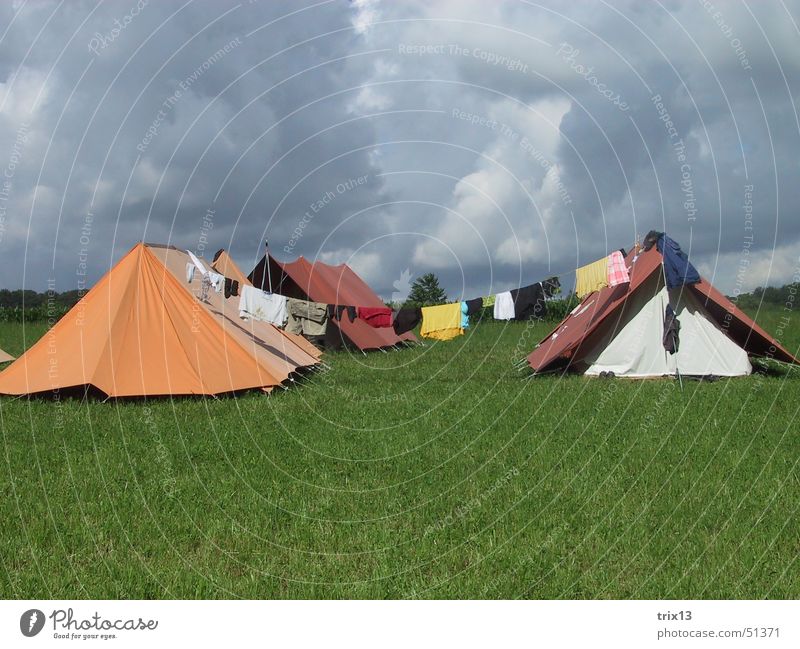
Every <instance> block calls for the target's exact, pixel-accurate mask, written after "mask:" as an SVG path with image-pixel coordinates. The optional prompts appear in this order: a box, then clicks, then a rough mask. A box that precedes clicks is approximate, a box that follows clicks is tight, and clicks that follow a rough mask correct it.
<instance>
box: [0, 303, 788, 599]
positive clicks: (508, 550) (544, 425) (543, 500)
mask: <svg viewBox="0 0 800 649" xmlns="http://www.w3.org/2000/svg"><path fill="white" fill-rule="evenodd" d="M780 316H781V313H780V312H779V311H768V312H762V313H761V314H759V316H758V319H759V321H760V322H761V323H762V325H763V326H764V327H765V328H766V329H767V330H768V331H770V332H771V333H774V332H775V331H776V327H777V323H778V322H779V318H780ZM550 326H551V325H537V326H536V327H533V328H527V329H526V327H525V326H524V325H520V324H509V325H503V324H500V323H490V324H481V325H479V326H477V327H474V328H473V329H472V330H471V331H470V332H469V334H468V335H467V336H464V337H462V338H460V339H457V340H455V341H451V342H447V343H438V344H432V343H428V344H426V345H425V346H424V347H416V348H412V349H406V350H403V351H400V352H396V353H390V354H383V353H373V354H370V355H368V356H364V355H361V354H355V355H354V354H349V353H345V352H342V353H335V354H327V355H326V357H325V360H326V362H327V363H328V365H329V366H330V370H329V371H327V372H325V373H319V374H316V375H315V376H314V377H313V378H311V379H310V380H308V381H306V382H305V383H304V384H303V385H299V386H295V387H293V388H292V389H290V390H288V391H281V392H280V394H278V393H276V394H273V395H272V396H269V397H265V396H261V395H258V394H248V395H245V396H243V397H240V398H236V399H232V398H228V399H220V400H214V399H208V400H200V399H181V400H176V401H170V400H155V401H149V402H147V403H145V402H123V403H111V402H109V403H98V402H89V403H85V402H80V401H75V400H64V401H62V402H52V401H44V400H27V399H10V398H3V399H1V400H0V429H1V430H2V468H0V488H2V498H0V521H2V524H0V559H1V560H2V561H1V562H0V563H1V564H2V566H1V567H0V597H3V598H67V597H87V598H88V597H91V598H161V597H176V598H216V597H225V598H227V597H245V598H308V597H323V598H329V597H351V598H352V597H368V598H403V597H432V598H517V597H528V598H690V597H699V598H762V597H770V598H797V597H800V561H798V554H800V525H799V524H798V520H800V518H799V516H798V514H800V512H799V511H798V509H799V508H800V467H798V461H800V439H799V438H798V432H797V420H798V407H799V406H800V398H798V397H800V371H795V370H792V371H786V370H779V371H776V372H773V373H771V374H764V375H754V376H752V377H749V378H745V379H733V380H723V381H718V382H715V383H698V382H686V383H685V384H684V389H683V391H681V390H680V388H679V387H678V385H677V384H676V382H674V381H672V380H663V381H639V382H634V381H620V380H617V381H613V380H610V381H609V380H601V379H595V380H591V379H584V378H581V377H567V378H558V377H543V378H537V379H534V380H530V379H527V378H526V377H527V374H528V373H527V372H526V371H524V370H523V371H518V370H517V369H516V368H515V367H514V361H515V360H517V359H519V358H521V357H522V356H523V355H524V353H525V352H527V351H529V350H530V349H532V348H533V346H534V344H535V342H536V341H537V340H538V339H539V338H540V337H541V336H542V335H543V334H544V333H545V332H546V331H548V330H549V328H550ZM44 331H45V327H44V325H33V326H31V325H28V326H27V327H26V328H25V330H24V332H23V328H22V326H21V325H14V324H2V325H0V347H2V348H4V349H6V350H7V351H8V352H10V353H13V354H19V353H20V352H22V351H23V349H24V347H25V346H26V345H30V344H32V342H33V341H35V340H36V339H37V338H38V337H39V336H41V335H42V334H43V333H44ZM784 338H785V340H784V342H785V343H786V344H787V346H788V347H789V348H790V349H792V350H797V349H798V345H800V330H798V327H797V325H796V323H792V327H791V328H790V330H787V331H785V332H784Z"/></svg>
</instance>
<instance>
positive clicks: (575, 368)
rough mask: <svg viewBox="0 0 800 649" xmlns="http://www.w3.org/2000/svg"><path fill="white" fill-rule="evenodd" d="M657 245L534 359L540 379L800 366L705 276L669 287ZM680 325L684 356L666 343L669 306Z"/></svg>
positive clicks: (586, 302) (631, 258)
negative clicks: (760, 364) (770, 363)
mask: <svg viewBox="0 0 800 649" xmlns="http://www.w3.org/2000/svg"><path fill="white" fill-rule="evenodd" d="M662 260H663V258H662V255H661V253H660V252H658V250H657V249H656V247H655V246H653V247H652V248H650V249H649V250H647V251H644V252H639V251H638V250H637V249H635V248H634V249H631V251H630V252H629V253H628V255H627V256H626V258H625V264H626V268H627V269H628V272H629V274H630V282H627V283H623V284H618V285H616V286H613V287H605V288H601V289H599V290H597V291H595V292H593V293H590V294H589V295H587V296H586V297H585V298H584V299H583V301H582V302H581V303H580V304H579V305H578V306H577V307H576V308H575V309H573V311H572V312H571V313H569V314H568V315H567V317H566V318H564V320H563V321H562V322H561V323H560V324H559V325H558V326H557V327H556V328H555V329H553V331H551V332H550V333H549V334H548V335H547V336H545V338H544V339H543V340H542V341H541V342H539V344H538V345H537V346H536V348H535V349H534V350H533V351H532V352H531V353H530V354H529V355H528V365H529V366H530V367H531V369H532V370H533V371H534V372H535V373H536V374H543V373H547V372H564V371H571V372H577V373H581V374H586V375H589V376H599V375H601V374H606V373H609V372H613V373H614V376H620V377H629V378H654V377H660V376H676V375H677V374H680V375H682V376H712V375H713V376H745V375H747V374H750V373H751V372H752V369H753V368H752V366H751V364H750V360H749V359H750V357H765V358H770V359H773V360H776V361H781V362H784V363H793V364H797V363H798V360H797V359H796V358H795V357H794V355H793V354H792V353H791V352H790V351H789V350H787V349H786V348H784V347H783V346H782V345H781V344H780V342H778V341H777V340H775V338H773V337H772V336H770V335H769V334H768V333H767V332H766V331H765V330H764V329H762V328H761V327H759V326H758V324H756V323H755V322H754V321H753V320H752V319H751V318H750V317H748V316H747V314H745V313H744V312H743V311H742V310H741V309H739V307H737V306H736V305H735V304H734V303H733V302H731V300H729V299H728V298H726V297H725V296H724V295H723V294H722V293H720V292H719V291H718V290H717V289H715V288H714V287H713V286H712V285H711V283H710V282H708V281H707V280H705V279H703V278H699V281H697V282H694V283H691V284H684V285H682V286H679V287H677V288H675V289H668V288H667V287H666V281H665V274H664V271H663V265H662ZM668 304H669V305H671V306H672V308H673V310H674V311H675V315H676V316H677V318H678V321H679V323H680V336H679V338H680V341H679V345H678V351H677V353H675V354H671V353H670V352H669V351H667V350H666V349H665V345H664V334H665V332H664V325H665V312H666V309H667V305H668Z"/></svg>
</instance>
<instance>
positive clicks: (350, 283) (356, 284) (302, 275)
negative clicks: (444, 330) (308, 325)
mask: <svg viewBox="0 0 800 649" xmlns="http://www.w3.org/2000/svg"><path fill="white" fill-rule="evenodd" d="M266 261H267V258H266V256H265V257H264V258H262V259H261V261H259V262H258V264H256V267H255V268H254V269H253V271H252V272H251V273H250V275H249V277H248V279H249V280H250V281H251V282H252V283H253V285H254V286H258V287H259V288H263V289H264V290H269V289H270V278H271V282H272V290H273V291H274V292H276V293H280V294H281V295H285V296H287V297H294V298H299V299H302V300H313V301H314V302H323V303H325V304H342V305H347V306H371V307H382V306H385V305H384V303H383V301H382V300H381V299H380V298H379V297H378V296H377V295H375V293H374V292H373V291H372V289H371V288H370V287H369V286H367V284H366V282H364V280H363V279H361V278H360V277H359V276H358V275H356V273H355V272H353V269H352V268H350V267H349V266H347V265H346V264H341V265H340V266H331V265H329V264H324V263H322V262H320V261H317V262H314V263H311V262H309V261H308V260H306V259H305V258H304V257H299V258H298V259H297V260H296V261H293V262H285V263H282V262H279V261H277V260H276V259H275V258H273V257H271V256H270V257H269V273H267V272H266ZM415 340H416V337H415V336H414V334H412V333H407V334H403V335H402V336H398V335H396V334H395V333H394V330H392V329H391V328H381V329H376V328H374V327H371V326H369V325H368V324H367V323H366V322H364V321H363V320H359V319H358V318H356V320H355V321H353V322H350V320H349V318H348V317H347V314H344V315H343V316H342V320H341V322H336V321H332V322H329V323H328V334H327V336H326V343H327V344H329V345H331V346H334V347H338V346H340V345H342V344H343V343H347V344H352V345H354V346H356V347H358V348H359V349H360V350H362V351H365V350H368V349H381V348H383V347H391V346H392V345H396V344H398V343H400V342H403V341H415Z"/></svg>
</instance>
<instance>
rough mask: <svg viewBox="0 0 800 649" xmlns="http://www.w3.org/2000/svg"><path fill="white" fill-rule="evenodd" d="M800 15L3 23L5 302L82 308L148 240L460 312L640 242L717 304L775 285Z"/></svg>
mask: <svg viewBox="0 0 800 649" xmlns="http://www.w3.org/2000/svg"><path fill="white" fill-rule="evenodd" d="M796 10H797V4H796V3H791V4H787V5H782V4H769V5H767V4H761V3H759V4H753V5H745V4H741V5H729V4H723V3H719V7H715V6H714V5H713V4H711V3H709V2H688V1H686V2H671V3H664V4H658V3H656V4H648V5H646V6H644V5H642V4H641V3H636V2H631V3H627V2H617V3H612V4H601V3H593V4H576V5H575V6H570V7H569V8H568V9H564V8H563V7H562V6H561V4H556V3H552V4H546V5H536V4H532V3H528V2H521V1H520V2H516V1H514V2H511V1H509V2H504V3H485V2H467V3H465V2H455V1H440V2H436V3H430V2H413V1H410V2H403V3H381V2H370V1H368V0H360V1H358V2H339V1H336V2H328V3H314V4H313V5H312V3H305V4H303V3H297V2H283V3H278V2H266V1H263V2H249V3H247V2H246V3H242V4H226V3H220V2H211V1H207V2H187V3H185V4H177V3H155V2H144V0H141V1H140V2H135V1H130V2H118V3H103V4H96V3H81V2H71V3H61V4H58V3H55V2H53V3H48V2H35V3H17V4H14V5H11V4H4V5H2V6H1V7H0V34H3V37H2V40H0V125H1V126H2V130H0V163H2V166H3V168H4V172H7V171H9V167H11V169H10V176H11V177H10V178H7V179H6V180H8V183H9V184H8V185H6V186H5V189H4V195H3V201H2V206H0V208H2V212H0V215H2V216H3V221H2V222H0V226H2V229H1V230H0V236H1V237H2V238H1V239H0V247H1V248H2V250H3V253H4V255H5V259H6V260H7V261H8V263H7V269H10V271H8V272H7V273H6V274H5V276H4V278H5V279H4V285H5V286H7V287H18V286H21V285H23V283H24V285H25V286H26V287H30V288H35V289H39V290H41V289H43V288H45V286H46V283H47V281H48V279H49V278H55V280H56V288H57V289H58V290H66V289H68V288H73V287H75V286H76V285H77V283H78V281H79V280H81V279H82V278H84V276H82V275H81V274H80V273H82V272H84V271H85V272H86V276H85V279H86V280H87V284H88V285H91V283H92V282H93V281H95V280H96V279H97V278H98V277H99V276H100V274H102V273H103V272H104V271H105V270H107V269H108V267H109V266H110V265H111V264H112V263H114V262H115V261H116V260H118V259H119V257H120V255H121V254H123V253H124V252H125V251H126V250H127V249H129V248H130V247H131V246H132V245H134V243H136V241H138V240H141V239H145V240H148V241H165V242H166V241H168V242H170V243H173V244H175V245H178V246H181V247H186V248H192V249H196V250H199V249H201V248H202V247H203V246H204V245H206V246H207V248H206V250H205V251H204V252H205V253H206V254H207V255H208V254H213V252H214V250H216V248H218V247H226V248H229V249H230V250H231V251H232V253H233V254H234V256H235V257H236V258H237V259H238V260H239V261H240V262H241V265H242V266H243V267H245V268H246V269H247V268H249V266H250V265H251V264H252V263H253V262H254V261H255V259H256V258H257V257H258V256H259V255H260V254H261V252H262V249H263V240H264V239H265V238H268V239H269V240H270V244H271V247H272V249H273V251H274V252H275V253H276V254H277V255H278V256H279V257H284V258H293V257H295V256H297V255H299V254H303V255H306V256H309V257H319V258H321V259H324V260H326V261H330V262H335V263H339V262H341V261H347V262H348V263H351V264H352V265H353V266H354V267H355V268H356V269H357V270H359V272H361V273H363V274H364V276H365V277H366V278H367V279H368V281H369V282H370V283H372V284H373V285H374V287H375V288H376V289H377V290H378V292H380V293H381V294H382V295H384V296H386V297H389V296H390V294H391V293H392V292H393V290H395V289H394V286H393V283H394V282H395V280H397V279H398V278H399V277H400V276H401V274H402V273H403V271H404V270H405V269H409V271H410V272H411V274H412V275H413V276H419V275H421V274H423V273H425V272H427V271H429V270H433V271H434V272H436V273H437V274H439V276H440V277H441V278H442V280H443V283H444V284H445V286H446V287H447V290H448V292H449V294H450V295H451V296H452V297H458V296H461V295H465V296H467V297H470V296H471V295H472V294H478V293H483V292H487V291H489V290H497V289H501V288H507V287H510V286H513V285H516V284H519V283H520V282H528V281H533V280H536V279H540V278H541V277H543V276H544V275H545V274H547V273H550V272H564V273H566V272H569V271H570V270H571V269H574V268H575V266H576V265H578V264H583V263H587V262H589V261H592V260H593V259H595V258H597V257H599V256H601V255H604V254H606V253H607V252H609V251H610V250H613V249H616V248H618V247H620V246H623V245H629V244H630V243H631V242H632V241H633V239H634V238H635V237H636V236H637V234H638V235H643V234H645V233H646V232H647V231H648V230H649V229H651V228H658V229H664V228H666V229H667V230H668V231H669V232H670V233H672V234H673V236H675V238H676V239H678V240H679V241H681V242H682V243H683V244H684V246H685V247H687V248H691V251H692V256H693V258H694V259H695V260H696V261H697V263H698V264H699V265H700V266H701V268H702V270H703V272H705V273H708V274H713V280H714V281H715V282H716V283H717V284H718V285H719V286H720V287H721V288H722V289H723V290H727V291H732V290H735V289H737V288H743V289H748V288H752V287H753V286H756V285H759V284H763V283H766V282H769V283H781V282H785V281H788V280H789V279H790V277H791V275H792V273H793V272H794V269H795V268H796V267H797V265H798V255H799V254H800V221H799V220H798V219H797V218H796V216H795V214H796V206H797V204H798V199H800V195H799V193H800V189H798V183H797V182H796V180H795V179H796V177H797V174H798V171H800V165H799V164H798V161H797V160H798V158H797V155H796V152H797V151H798V150H800V128H799V126H798V123H799V122H798V117H797V112H796V106H795V98H796V97H797V94H798V71H799V70H798V68H799V67H800V61H798V58H797V57H796V55H795V54H794V53H795V52H796V51H797V45H798V39H800V34H799V33H798V30H797V25H796V20H793V19H792V17H793V16H796V15H797V11H796ZM659 98H660V99H659ZM667 120H669V122H671V125H669V124H668V122H667ZM748 197H749V198H748ZM747 200H752V204H753V211H752V214H753V216H752V219H748V218H746V217H747V214H746V213H745V211H744V207H743V205H744V203H745V202H746V201H747ZM209 221H210V223H211V224H212V225H213V227H212V228H210V231H209V228H208V227H207V225H208V223H209ZM750 221H752V225H753V229H752V230H748V229H747V228H748V225H747V224H748V223H749V222H750ZM748 237H752V238H748ZM206 240H207V243H206ZM744 249H747V252H746V253H745V252H743V250H744ZM745 257H746V263H744V262H743V261H742V260H743V259H744V258H745ZM742 268H744V269H745V272H744V273H739V271H740V269H742ZM737 273H739V274H738V277H739V279H738V280H737V279H736V278H737Z"/></svg>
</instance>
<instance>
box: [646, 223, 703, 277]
mask: <svg viewBox="0 0 800 649" xmlns="http://www.w3.org/2000/svg"><path fill="white" fill-rule="evenodd" d="M656 248H657V249H658V252H660V253H661V256H662V257H663V258H664V275H665V277H666V279H667V288H677V287H678V286H683V285H684V284H697V282H699V281H700V273H698V272H697V269H696V268H695V267H694V266H692V264H691V262H690V261H689V258H688V257H687V256H686V253H685V252H683V250H681V247H680V246H679V245H678V244H677V242H675V241H674V240H673V239H670V238H669V237H668V236H667V235H666V234H662V235H661V236H660V237H658V241H656Z"/></svg>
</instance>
